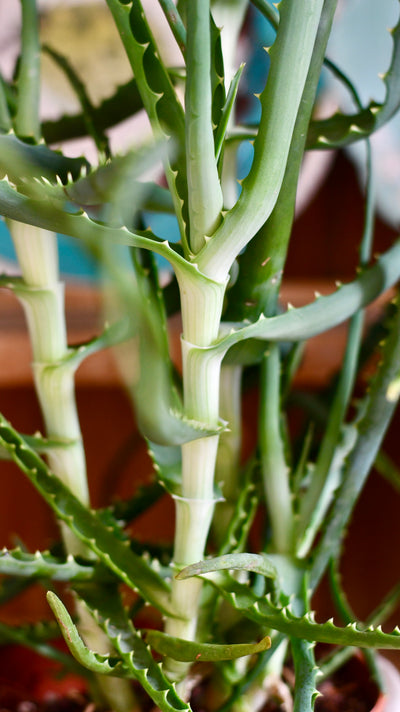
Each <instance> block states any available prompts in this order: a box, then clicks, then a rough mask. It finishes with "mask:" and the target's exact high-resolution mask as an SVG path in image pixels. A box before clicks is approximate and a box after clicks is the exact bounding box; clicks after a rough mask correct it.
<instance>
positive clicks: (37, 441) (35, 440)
mask: <svg viewBox="0 0 400 712" xmlns="http://www.w3.org/2000/svg"><path fill="white" fill-rule="evenodd" d="M23 438H24V440H25V442H27V443H28V445H29V447H31V448H32V449H33V450H35V451H36V452H39V453H40V454H45V453H46V452H49V451H53V450H56V449H58V448H62V449H64V448H68V447H70V446H71V445H73V444H74V443H75V440H68V439H62V438H45V437H43V435H25V434H24V435H23ZM10 459H11V457H10V454H9V452H8V450H6V449H5V448H3V447H1V446H0V460H10Z"/></svg>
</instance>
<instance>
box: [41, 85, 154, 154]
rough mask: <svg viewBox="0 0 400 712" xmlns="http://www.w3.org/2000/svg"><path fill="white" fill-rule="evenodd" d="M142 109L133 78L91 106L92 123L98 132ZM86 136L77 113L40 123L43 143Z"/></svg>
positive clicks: (82, 116) (80, 116) (83, 122)
mask: <svg viewBox="0 0 400 712" xmlns="http://www.w3.org/2000/svg"><path fill="white" fill-rule="evenodd" d="M141 109H143V102H142V100H141V98H140V94H139V92H138V90H137V85H136V82H135V80H134V79H131V80H130V81H129V82H127V83H126V84H121V85H120V86H118V87H117V88H116V89H115V91H114V93H113V94H112V96H110V97H108V98H107V99H103V101H102V102H101V103H100V104H99V105H98V106H94V107H93V113H92V116H93V121H94V122H95V124H96V127H97V129H98V131H100V132H103V131H105V130H106V129H109V128H111V127H112V126H115V125H116V124H119V123H121V121H124V120H125V119H128V118H129V117H130V116H132V115H133V114H136V113H137V112H138V111H140V110H141ZM86 133H87V127H86V122H85V117H84V115H83V114H82V113H80V114H64V115H63V116H61V117H60V118H57V119H51V120H46V121H44V122H43V123H42V135H43V138H44V140H45V141H46V143H48V144H50V143H57V142H58V141H62V140H63V141H68V140H70V139H72V138H80V137H82V136H85V135H86Z"/></svg>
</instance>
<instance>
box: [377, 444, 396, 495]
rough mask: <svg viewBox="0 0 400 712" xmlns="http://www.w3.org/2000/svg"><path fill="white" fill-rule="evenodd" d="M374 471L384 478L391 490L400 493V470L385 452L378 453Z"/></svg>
mask: <svg viewBox="0 0 400 712" xmlns="http://www.w3.org/2000/svg"><path fill="white" fill-rule="evenodd" d="M374 467H375V470H376V471H377V472H379V474H380V475H381V476H382V477H384V478H385V480H386V481H387V482H389V484H391V485H392V487H393V489H394V490H396V491H397V492H400V470H399V468H398V466H397V465H396V463H395V462H394V461H393V460H392V458H391V457H389V455H388V454H387V453H386V452H383V451H382V450H381V451H380V452H378V454H377V456H376V460H375V464H374Z"/></svg>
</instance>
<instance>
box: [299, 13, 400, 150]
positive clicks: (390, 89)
mask: <svg viewBox="0 0 400 712" xmlns="http://www.w3.org/2000/svg"><path fill="white" fill-rule="evenodd" d="M391 35H392V38H393V52H392V57H391V62H390V66H389V69H388V71H387V72H386V74H385V75H384V77H383V80H384V83H385V87H386V96H385V100H384V101H383V102H382V103H381V104H379V103H376V102H371V104H370V105H369V107H367V108H365V109H363V110H362V111H359V112H358V113H356V114H352V115H345V114H336V115H335V116H332V117H331V118H329V119H324V120H320V121H313V122H312V123H311V125H310V130H309V134H308V137H307V146H308V148H333V147H339V146H344V145H348V144H349V143H352V142H354V141H358V140H359V139H360V138H365V137H366V136H370V135H371V134H372V133H373V132H374V131H377V130H378V129H379V128H381V126H383V125H384V124H385V123H386V122H387V121H389V120H390V119H391V118H392V116H394V114H395V113H396V112H397V111H398V110H399V108H400V99H399V97H400V75H399V72H398V69H397V68H398V65H399V61H400V22H399V23H398V24H397V25H396V27H395V28H394V29H393V30H392V31H391Z"/></svg>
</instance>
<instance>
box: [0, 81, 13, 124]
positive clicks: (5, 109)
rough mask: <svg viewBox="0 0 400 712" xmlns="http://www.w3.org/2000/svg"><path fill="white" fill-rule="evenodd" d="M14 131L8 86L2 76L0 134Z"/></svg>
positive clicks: (0, 84) (0, 85)
mask: <svg viewBox="0 0 400 712" xmlns="http://www.w3.org/2000/svg"><path fill="white" fill-rule="evenodd" d="M11 129H12V121H11V114H10V109H9V106H8V101H7V93H6V84H5V82H4V79H3V77H2V76H1V74H0V132H2V131H4V132H5V133H7V132H8V131H11Z"/></svg>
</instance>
